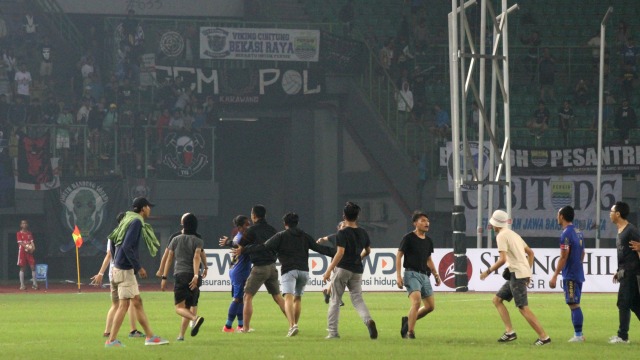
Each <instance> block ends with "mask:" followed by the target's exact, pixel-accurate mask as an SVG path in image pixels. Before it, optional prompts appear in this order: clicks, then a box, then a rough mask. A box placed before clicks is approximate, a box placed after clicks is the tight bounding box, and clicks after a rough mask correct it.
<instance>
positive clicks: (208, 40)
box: [200, 27, 320, 62]
mask: <svg viewBox="0 0 640 360" xmlns="http://www.w3.org/2000/svg"><path fill="white" fill-rule="evenodd" d="M319 54H320V31H318V30H295V29H251V28H224V27H201V28H200V58H201V59H228V60H276V61H314V62H315V61H318V57H319Z"/></svg>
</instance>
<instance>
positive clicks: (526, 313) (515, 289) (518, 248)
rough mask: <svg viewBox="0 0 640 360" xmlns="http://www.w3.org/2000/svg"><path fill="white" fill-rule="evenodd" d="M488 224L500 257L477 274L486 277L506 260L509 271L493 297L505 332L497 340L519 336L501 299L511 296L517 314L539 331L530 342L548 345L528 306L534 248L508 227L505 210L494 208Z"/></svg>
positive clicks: (545, 334)
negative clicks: (493, 234) (493, 232)
mask: <svg viewBox="0 0 640 360" xmlns="http://www.w3.org/2000/svg"><path fill="white" fill-rule="evenodd" d="M489 223H490V224H491V225H492V226H493V229H494V230H495V232H496V233H497V234H498V235H497V236H496V242H497V243H498V252H499V253H500V258H499V259H498V261H496V263H495V264H493V265H491V266H490V267H489V269H487V270H485V271H483V272H482V274H480V279H481V280H484V279H486V278H487V276H489V274H491V273H492V272H494V271H496V270H498V269H499V268H500V267H501V266H502V265H504V264H505V263H507V264H508V265H507V266H508V267H509V271H510V274H509V279H508V280H507V281H506V282H505V283H504V285H502V287H501V288H500V290H498V292H497V293H496V295H495V296H494V297H493V305H495V307H496V309H497V310H498V313H499V314H500V318H501V319H502V322H503V323H504V327H505V332H504V334H503V335H502V336H501V337H500V338H499V339H498V342H500V343H505V342H510V341H514V340H516V339H517V338H518V336H517V335H516V332H515V331H514V330H513V325H512V324H511V318H510V317H509V311H508V310H507V307H506V306H505V305H504V303H503V302H504V300H507V301H511V299H514V301H515V303H516V306H517V307H518V310H520V314H522V316H523V317H524V318H525V319H526V320H527V322H528V323H529V325H530V326H531V327H532V328H533V330H535V332H536V333H538V340H536V341H535V342H534V343H533V345H537V346H542V345H547V344H549V343H551V338H550V337H549V336H548V335H547V333H545V331H544V329H543V328H542V325H540V322H539V321H538V318H536V316H535V315H534V314H533V312H532V311H531V309H529V302H528V299H527V285H529V281H531V267H532V266H533V250H531V248H530V247H529V246H527V243H525V242H524V240H523V239H522V238H521V237H520V235H518V234H517V233H516V232H515V231H513V230H511V229H509V227H508V226H509V223H510V219H509V215H507V213H506V212H504V211H502V210H496V211H494V212H493V215H492V216H491V219H489Z"/></svg>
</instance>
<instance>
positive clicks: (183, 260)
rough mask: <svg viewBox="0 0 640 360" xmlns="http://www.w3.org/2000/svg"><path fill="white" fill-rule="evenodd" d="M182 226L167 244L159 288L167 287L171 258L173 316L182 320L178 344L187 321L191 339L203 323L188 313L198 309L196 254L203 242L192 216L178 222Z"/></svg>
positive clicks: (198, 264) (199, 318) (197, 254)
mask: <svg viewBox="0 0 640 360" xmlns="http://www.w3.org/2000/svg"><path fill="white" fill-rule="evenodd" d="M182 225H183V229H182V234H181V235H178V236H176V237H174V238H173V239H172V240H171V243H170V244H169V247H168V249H169V254H168V256H167V263H166V265H165V267H164V273H163V275H162V282H161V285H160V287H161V289H162V290H163V291H164V290H165V288H166V283H167V274H168V272H169V270H170V269H171V263H172V261H173V259H174V258H175V260H176V261H175V269H174V271H173V277H174V279H175V284H174V288H173V294H174V300H175V307H176V314H178V315H180V316H181V317H182V323H181V324H180V333H179V334H178V339H177V340H178V341H183V340H184V333H185V331H186V329H187V325H188V324H189V321H193V328H191V336H196V335H198V331H199V330H200V326H201V325H202V323H203V322H204V318H203V317H202V316H197V315H196V314H194V313H193V312H192V311H191V308H192V307H196V306H198V299H199V298H200V285H202V278H201V277H200V260H201V254H200V253H201V252H202V248H203V247H204V242H203V241H202V239H201V238H200V237H199V236H196V232H197V231H198V219H197V218H196V216H195V215H193V214H186V215H185V216H184V217H183V218H182Z"/></svg>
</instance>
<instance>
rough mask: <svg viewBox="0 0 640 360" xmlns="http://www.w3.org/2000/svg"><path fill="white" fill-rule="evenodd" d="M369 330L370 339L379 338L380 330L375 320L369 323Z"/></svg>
mask: <svg viewBox="0 0 640 360" xmlns="http://www.w3.org/2000/svg"><path fill="white" fill-rule="evenodd" d="M367 329H369V337H370V338H372V339H377V338H378V329H377V328H376V322H375V321H373V319H371V320H369V321H368V322H367Z"/></svg>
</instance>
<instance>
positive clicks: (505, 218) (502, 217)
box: [489, 210, 509, 228]
mask: <svg viewBox="0 0 640 360" xmlns="http://www.w3.org/2000/svg"><path fill="white" fill-rule="evenodd" d="M489 224H491V225H493V226H494V227H499V228H504V227H507V225H508V224H509V215H507V213H506V212H504V211H503V210H496V211H494V212H493V215H491V219H489Z"/></svg>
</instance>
